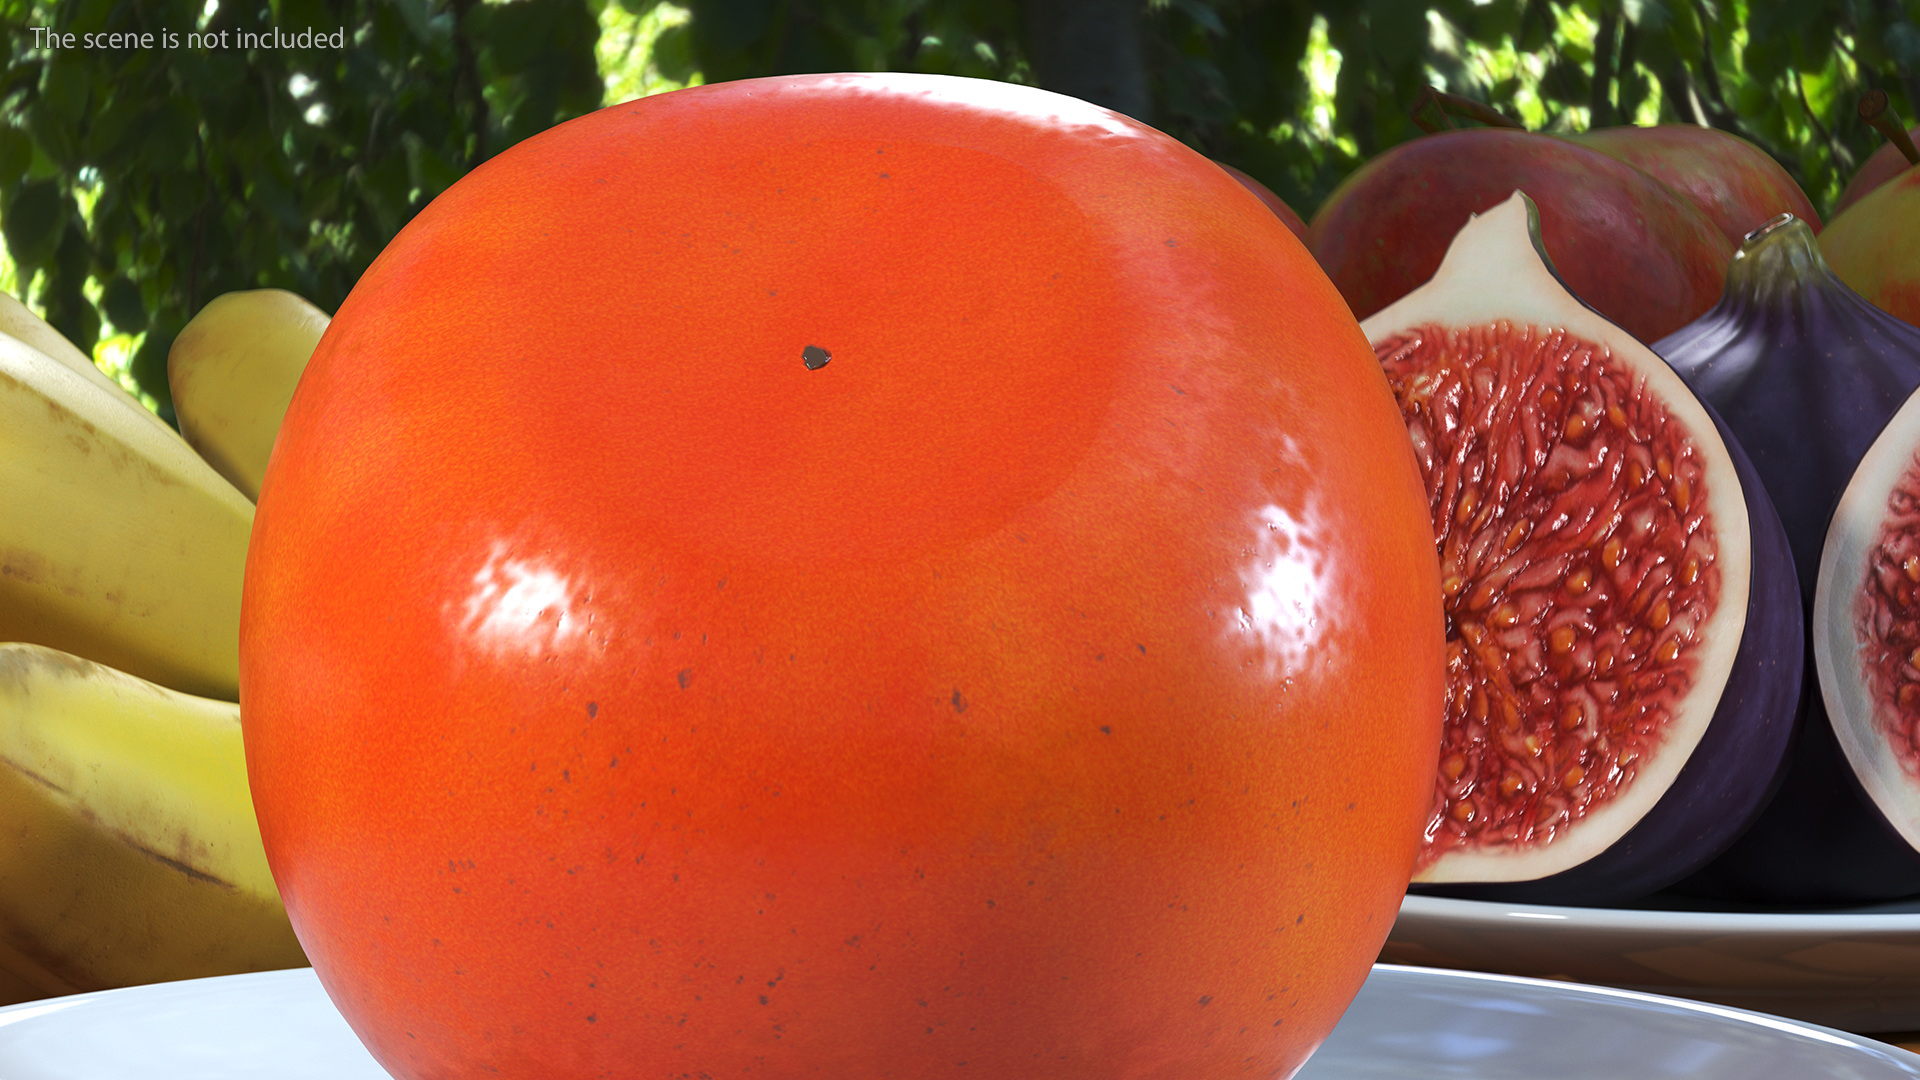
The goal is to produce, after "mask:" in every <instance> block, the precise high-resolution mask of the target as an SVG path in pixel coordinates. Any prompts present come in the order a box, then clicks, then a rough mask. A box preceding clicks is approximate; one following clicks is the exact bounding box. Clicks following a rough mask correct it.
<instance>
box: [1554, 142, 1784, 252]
mask: <svg viewBox="0 0 1920 1080" xmlns="http://www.w3.org/2000/svg"><path fill="white" fill-rule="evenodd" d="M1568 138H1570V139H1572V140H1573V141H1574V142H1577V143H1579V144H1580V145H1582V146H1589V147H1592V148H1593V149H1595V150H1598V151H1600V152H1601V153H1603V154H1607V155H1610V156H1612V157H1617V158H1619V159H1620V160H1621V161H1624V162H1626V163H1627V164H1629V165H1632V166H1633V167H1634V168H1636V169H1639V170H1640V171H1642V172H1644V173H1646V174H1647V175H1648V176H1651V177H1653V178H1654V179H1655V180H1658V181H1660V182H1661V183H1663V184H1665V185H1667V186H1668V187H1670V188H1672V189H1674V190H1675V191H1678V192H1679V193H1680V194H1682V195H1685V196H1686V197H1687V198H1688V199H1690V200H1692V202H1693V205H1694V206H1696V207H1698V208H1699V210H1700V212H1701V213H1703V214H1705V215H1706V216H1707V217H1708V218H1709V219H1710V220H1712V222H1713V223H1714V224H1715V225H1716V226H1718V227H1719V229H1720V231H1721V232H1722V233H1724V234H1725V235H1726V237H1727V241H1728V242H1729V243H1731V244H1733V245H1734V246H1735V247H1738V246H1739V245H1740V243H1741V241H1743V240H1744V239H1745V238H1746V235H1747V234H1748V233H1750V232H1752V231H1753V230H1755V229H1758V228H1759V227H1761V226H1762V225H1765V224H1766V223H1767V222H1768V221H1771V220H1772V219H1773V218H1775V217H1777V216H1779V215H1780V214H1792V215H1794V216H1795V217H1797V218H1799V219H1800V220H1801V221H1804V222H1806V223H1807V225H1808V226H1809V227H1811V228H1812V229H1813V231H1814V232H1819V231H1820V215H1818V214H1817V213H1815V212H1814V209H1813V203H1812V202H1811V201H1809V200H1808V199H1807V193H1806V192H1804V191H1802V190H1800V185H1799V184H1797V183H1795V182H1794V179H1793V177H1792V176H1791V175H1790V174H1789V173H1788V172H1787V170H1786V169H1784V168H1782V167H1781V165H1780V163H1779V162H1777V161H1775V160H1774V159H1773V158H1772V157H1770V156H1768V154H1767V152H1766V151H1765V150H1762V149H1760V148H1759V147H1758V146H1755V145H1754V144H1752V143H1750V142H1748V141H1747V140H1745V139H1743V138H1741V137H1740V136H1738V135H1734V134H1731V133H1729V132H1725V131H1721V130H1719V129H1717V128H1710V127H1702V126H1700V125H1698V124H1656V125H1653V126H1650V127H1640V126H1636V125H1632V124H1622V125H1617V126H1613V127H1603V128H1595V129H1594V130H1592V131H1585V132H1581V133H1580V134H1578V135H1570V136H1568Z"/></svg>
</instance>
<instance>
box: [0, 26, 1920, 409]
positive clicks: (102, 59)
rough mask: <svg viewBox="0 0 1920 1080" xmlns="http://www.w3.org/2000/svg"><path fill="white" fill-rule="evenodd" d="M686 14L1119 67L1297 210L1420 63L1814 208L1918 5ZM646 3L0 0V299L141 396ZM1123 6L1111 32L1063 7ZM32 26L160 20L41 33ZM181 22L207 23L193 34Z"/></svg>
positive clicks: (538, 116)
mask: <svg viewBox="0 0 1920 1080" xmlns="http://www.w3.org/2000/svg"><path fill="white" fill-rule="evenodd" d="M1142 4H1144V6H1141V5H1142ZM610 5H612V6H610ZM686 6H687V8H688V9H689V11H690V18H687V19H685V20H666V21H664V22H661V21H656V23H654V24H650V25H654V26H655V28H656V29H658V28H659V27H660V26H664V27H665V29H664V30H660V32H658V34H657V36H654V37H651V39H650V40H649V41H647V42H646V43H645V47H646V50H647V51H648V53H649V56H648V60H649V61H650V62H651V63H652V64H653V65H655V66H656V68H657V71H658V73H659V74H660V76H661V77H662V78H663V79H665V80H667V81H669V82H670V83H674V84H678V83H686V82H690V81H699V80H701V79H704V80H706V81H719V80H721V79H732V78H742V77H749V76H756V75H768V74H779V73H787V72H800V71H831V70H905V71H925V72H940V73H947V74H955V75H966V76H974V77H980V78H991V79H1007V80H1014V81H1020V82H1029V83H1038V84H1042V85H1049V86H1052V87H1056V88H1061V89H1069V88H1077V87H1089V86H1094V85H1095V84H1094V83H1092V82H1089V81H1088V80H1087V77H1086V72H1087V71H1099V70H1110V69H1112V68H1113V66H1114V65H1116V64H1119V65H1130V66H1131V67H1132V68H1137V70H1134V71H1131V74H1130V76H1129V77H1132V76H1137V79H1138V83H1137V84H1138V85H1143V86H1144V87H1145V88H1146V95H1145V99H1144V106H1143V105H1142V104H1141V103H1140V102H1138V101H1135V102H1133V103H1132V104H1131V105H1128V106H1127V107H1128V108H1130V109H1131V110H1132V111H1135V112H1136V113H1139V112H1144V113H1145V115H1143V116H1141V117H1140V118H1141V119H1144V120H1146V121H1147V122H1149V123H1152V124H1154V125H1155V126H1157V127H1160V128H1161V129H1163V130H1165V131H1167V132H1169V133H1170V134H1172V135H1174V136H1176V137H1178V138H1180V139H1182V140H1184V141H1185V142H1187V143H1188V144H1189V145H1191V146H1193V147H1195V148H1196V149H1198V150H1200V151H1201V152H1203V153H1206V154H1208V155H1210V156H1212V157H1215V158H1218V159H1220V160H1223V161H1227V162H1230V163H1232V164H1235V165H1238V166H1240V167H1241V168H1243V169H1246V170H1247V171H1248V172H1250V173H1252V174H1254V175H1255V176H1257V177H1259V178H1261V179H1262V180H1264V181H1266V182H1267V183H1268V185H1269V186H1270V187H1272V188H1274V189H1275V190H1276V191H1277V192H1279V193H1280V194H1281V195H1282V196H1283V197H1284V198H1286V199H1287V200H1288V201H1289V202H1291V203H1292V204H1294V205H1295V206H1296V207H1297V208H1299V209H1300V210H1302V211H1303V212H1310V211H1311V210H1312V208H1313V207H1315V206H1317V205H1318V204H1319V202H1320V201H1321V200H1322V199H1323V198H1324V197H1325V196H1326V195H1327V194H1328V193H1329V192H1330V191H1331V190H1332V189H1333V187H1334V186H1335V185H1336V184H1338V182H1339V181H1340V179H1341V178H1342V177H1343V176H1344V175H1345V174H1346V173H1348V172H1349V171H1351V170H1352V168H1353V167H1354V166H1355V165H1357V164H1358V163H1359V162H1360V161H1362V160H1364V159H1365V158H1367V157H1368V156H1370V155H1372V154H1375V153H1378V152H1379V151H1381V150H1383V149H1385V148H1387V147H1389V146H1392V145H1394V144H1396V143H1398V142H1401V141H1403V140H1405V139H1409V138H1414V137H1417V136H1418V135H1419V134H1420V132H1419V129H1418V128H1416V127H1415V126H1414V125H1413V123H1412V121H1411V118H1410V116H1409V114H1408V109H1409V105H1410V104H1411V102H1412V100H1413V97H1414V95H1415V94H1416V93H1417V92H1418V90H1419V89H1420V88H1421V87H1423V86H1426V85H1437V86H1440V87H1441V88H1443V89H1446V90H1449V91H1452V92H1454V93H1458V94H1462V95H1466V96H1468V97H1472V98H1476V99H1478V100H1480V101H1484V102H1487V103H1489V104H1491V105H1492V106H1494V107H1495V108H1498V109H1500V110H1502V111H1504V112H1507V113H1508V114H1510V115H1513V116H1515V117H1517V118H1519V119H1521V120H1523V121H1525V122H1526V123H1527V124H1528V125H1529V126H1532V127H1535V128H1539V129H1545V130H1580V129H1584V128H1586V127H1588V126H1598V125H1603V124H1612V123H1624V122H1642V123H1647V122H1691V123H1703V124H1710V125H1712V126H1715V127H1719V128H1723V129H1725V130H1728V131H1732V132H1734V133H1736V134H1739V135H1742V136H1744V137H1746V138H1748V139H1750V140H1752V141H1753V142H1755V143H1757V144H1759V145H1760V146H1761V147H1763V148H1765V149H1766V150H1767V151H1769V152H1770V153H1772V154H1773V155H1774V156H1775V157H1776V158H1777V159H1779V160H1780V161H1781V162H1782V163H1783V164H1784V165H1785V166H1786V167H1787V168H1788V170H1789V171H1790V172H1791V173H1792V174H1793V175H1794V176H1795V177H1796V179H1798V180H1799V181H1800V182H1801V184H1802V186H1803V187H1805V188H1806V190H1807V192H1808V194H1809V195H1810V196H1811V197H1812V198H1813V201H1814V203H1815V205H1817V206H1821V207H1826V206H1830V205H1831V202H1832V200H1833V198H1834V197H1835V196H1837V194H1838V193H1839V190H1840V188H1841V186H1842V185H1843V183H1844V182H1845V180H1846V178H1847V177H1848V176H1850V175H1851V173H1852V172H1853V170H1854V169H1855V168H1857V167H1858V165H1859V164H1860V163H1861V162H1862V161H1863V160H1864V159H1865V157H1866V156H1867V155H1868V154H1870V153H1871V152H1872V151H1873V150H1874V149H1876V148H1877V146H1878V145H1879V141H1880V140H1879V136H1878V135H1877V134H1876V133H1874V132H1873V131H1872V130H1871V129H1870V128H1868V127H1867V126H1866V125H1865V124H1863V123H1862V122H1861V121H1860V120H1859V119H1858V117H1857V115H1856V114H1855V111H1854V106H1855V102H1856V101H1857V99H1858V96H1859V95H1860V93H1862V92H1863V91H1865V90H1867V89H1875V88H1877V89H1882V90H1885V91H1887V92H1888V93H1889V94H1890V95H1891V97H1892V101H1893V104H1894V106H1895V108H1896V109H1897V110H1899V112H1900V113H1901V115H1903V116H1904V117H1906V118H1907V119H1908V121H1909V122H1912V121H1913V120H1914V119H1915V116H1916V112H1920V0H1795V2H1783V0H1359V2H1355V0H1338V2H1336V0H1024V2H1022V0H686ZM660 10H662V9H661V8H660V0H514V2H511V3H496V2H493V0H217V2H214V3H209V2H208V0H0V22H4V24H5V27H6V33H7V38H8V42H9V50H10V51H9V56H8V58H7V65H6V68H5V70H4V73H0V234H3V235H4V239H5V241H6V246H7V249H8V251H9V253H10V254H11V257H12V258H13V260H14V261H15V262H16V263H17V265H18V267H19V270H20V274H21V288H22V291H26V292H29V293H30V294H31V299H32V301H33V302H34V303H35V304H36V305H37V306H38V307H39V308H41V310H43V311H44V312H45V313H46V315H47V317H48V319H49V321H51V322H53V323H54V325H55V326H57V327H58V328H59V329H60V330H61V331H62V332H64V333H66V334H67V335H68V336H69V337H71V338H72V339H74V340H75V341H76V342H77V343H79V344H80V345H81V346H82V347H91V346H92V345H93V343H94V342H95V340H96V339H97V338H98V337H99V335H100V334H101V332H102V330H103V326H102V315H103V314H104V318H105V321H106V322H107V323H109V324H111V325H110V327H109V328H110V329H112V330H116V331H119V332H123V333H134V334H140V335H142V337H141V341H142V344H141V346H140V348H139V350H138V352H137V354H136V355H135V357H134V360H133V364H132V374H133V377H134V378H135V379H136V380H137V381H138V383H139V385H140V386H141V388H142V389H144V390H145V391H146V392H148V393H150V394H152V395H153V396H154V397H155V398H157V399H159V401H161V402H162V403H163V405H164V402H165V400H166V385H165V383H166V380H165V374H164V361H165V355H166V349H167V347H168V346H169V345H170V343H171V341H172V339H173V336H174V334H175V332H176V331H177V330H178V329H179V328H180V326H181V325H182V324H183V323H184V322H185V320H186V319H187V318H188V317H189V316H191V315H192V314H193V313H194V312H195V311H197V310H198V308H199V307H200V305H202V304H204V303H205V302H206V301H207V300H209V299H211V298H212V297H213V296H215V295H218V294H219V293H221V292H225V291H228V290H232V289H242V288H254V287H260V286H279V287H284V288H289V289H292V290H294V291H296V292H299V293H301V294H303V295H305V296H307V297H309V298H311V299H313V300H314V301H316V302H317V303H319V304H321V305H322V306H323V307H327V308H328V309H332V308H333V307H335V306H337V305H338V304H339V302H340V301H341V300H342V299H343V298H344V297H345V295H346V293H347V291H348V289H350V288H351V286H352V284H353V282H354V281H355V280H357V278H358V277H359V275H360V273H361V272H362V271H364V270H365V269H366V267H367V265H368V264H369V263H370V262H371V261H372V259H373V258H374V256H375V255H376V254H377V253H378V252H379V251H380V250H381V248H382V247H383V246H384V245H385V244H386V242H387V241H388V240H389V239H390V238H391V237H392V236H393V234H394V233H395V232H396V231H397V230H398V229H399V228H400V227H401V226H402V225H403V224H404V223H405V222H406V221H407V220H408V219H409V218H410V217H411V216H412V215H413V214H414V213H416V212H417V211H418V210H419V209H420V208H421V207H422V206H424V205H425V204H426V203H427V202H428V201H429V200H431V199H432V198H433V197H434V196H435V195H437V194H438V193H439V192H440V191H442V190H444V189H445V188H446V187H447V186H448V185H449V184H451V183H452V182H453V181H454V180H455V179H457V178H458V177H459V176H460V175H462V174H463V173H464V172H465V171H466V170H468V169H470V168H473V167H474V166H476V165H478V164H479V163H480V162H482V161H484V160H486V159H487V158H488V157H490V156H491V155H493V154H496V153H498V152H499V151H501V150H502V149H504V148H506V147H507V146H510V145H512V144H513V143H515V142H517V141H519V140H520V139H523V138H526V137H527V136H529V135H532V134H535V133H537V132H539V131H541V130H544V129H545V128H547V127H549V126H551V125H552V124H554V123H556V122H559V121H562V120H565V119H568V118H570V117H572V116H576V115H579V114H581V113H584V112H587V111H589V110H591V109H593V108H596V107H598V106H599V105H601V104H602V103H603V102H602V98H603V94H604V87H605V85H606V83H605V82H604V81H603V76H604V75H605V73H604V72H603V71H602V70H601V67H600V65H599V63H598V61H597V60H596V45H597V44H599V38H600V34H601V31H602V26H603V25H605V24H606V23H607V21H608V19H609V18H611V17H615V16H617V17H619V18H625V19H628V20H629V22H630V23H631V20H633V19H635V18H638V17H640V16H657V15H658V14H659V12H660ZM1122 17H1123V18H1124V19H1125V20H1126V26H1127V27H1128V28H1129V29H1128V30H1127V33H1126V34H1125V35H1119V36H1117V37H1116V38H1115V40H1116V42H1117V44H1113V45H1109V44H1106V43H1105V40H1104V37H1101V38H1100V40H1098V41H1096V40H1094V38H1095V37H1100V36H1099V35H1089V34H1088V33H1087V32H1086V30H1085V29H1084V28H1085V27H1086V26H1088V25H1092V24H1090V23H1089V22H1088V19H1090V18H1092V19H1096V20H1097V19H1109V20H1111V19H1114V18H1122ZM1076 20H1077V21H1076ZM631 25H635V26H638V25H639V24H638V23H631ZM36 27H38V28H45V29H49V30H57V31H59V32H61V33H68V34H75V35H84V34H87V33H101V32H151V33H155V34H160V33H163V32H169V31H170V32H172V33H174V34H176V35H179V37H180V39H181V40H180V44H179V45H178V46H177V47H151V48H119V49H111V48H87V47H84V46H76V47H73V48H49V47H47V45H46V43H45V39H44V36H40V35H36V34H35V33H34V32H33V31H34V28H36ZM1075 27H1079V28H1080V29H1078V30H1076V29H1075ZM276 28H278V29H279V30H280V31H282V32H283V33H291V32H297V31H300V30H304V29H314V30H319V31H334V30H339V31H340V32H341V35H342V41H341V45H340V47H337V48H335V47H326V48H305V49H300V48H281V47H261V46H258V45H256V46H254V47H245V46H244V45H243V44H242V43H241V41H240V39H239V37H238V35H239V34H240V33H242V32H248V33H261V32H271V31H272V30H274V29H276ZM191 33H198V34H201V35H208V34H211V35H213V41H214V42H215V44H214V45H212V46H211V47H209V46H208V45H207V44H206V42H205V40H203V39H194V40H199V41H200V44H199V45H198V46H197V47H195V46H191V45H190V44H189V39H188V35H189V34H191ZM636 40H637V39H636ZM632 43H633V42H632V41H630V42H629V43H628V44H629V45H631V44H632ZM1101 49H1106V50H1108V51H1109V53H1111V55H1103V54H1101V53H1100V50H1101ZM1114 50H1119V51H1118V52H1115V51H1114ZM1076 65H1078V66H1077V67H1076ZM1101 65H1105V69H1103V68H1102V67H1101ZM1122 81H1123V82H1124V81H1125V80H1122ZM1081 92H1083V93H1085V94H1086V96H1090V97H1093V96H1096V94H1095V92H1094V91H1090V90H1083V91H1081ZM1096 100H1097V97H1096ZM163 411H164V409H163Z"/></svg>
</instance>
